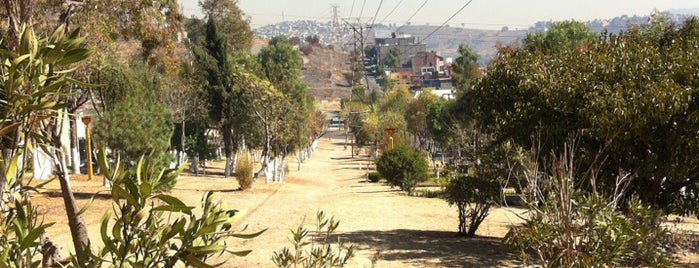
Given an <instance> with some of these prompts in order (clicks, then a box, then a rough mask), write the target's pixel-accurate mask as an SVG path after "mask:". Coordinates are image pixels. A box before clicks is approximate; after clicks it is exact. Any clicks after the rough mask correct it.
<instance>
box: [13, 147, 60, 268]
mask: <svg viewBox="0 0 699 268" xmlns="http://www.w3.org/2000/svg"><path fill="white" fill-rule="evenodd" d="M19 159H21V155H20V154H17V155H15V156H14V157H13V158H12V159H7V160H5V161H7V164H8V165H5V163H6V162H5V161H2V163H0V172H2V174H3V176H4V177H5V180H6V181H5V183H6V184H5V185H3V187H2V188H1V189H0V191H2V193H3V194H2V196H3V197H4V198H1V199H0V217H1V220H0V266H2V267H14V268H22V267H41V262H40V261H39V260H37V258H36V255H37V254H38V253H39V248H40V242H41V241H40V236H41V235H43V233H44V232H45V230H46V228H48V227H50V226H51V225H53V223H44V222H43V220H41V218H40V214H39V212H38V209H37V207H35V206H33V205H32V202H31V195H32V194H35V193H38V189H40V188H41V187H42V185H43V184H46V183H48V181H47V182H45V183H42V184H41V185H39V186H30V185H29V182H28V181H26V180H25V179H23V178H21V174H22V173H23V172H22V170H18V169H17V164H18V163H17V161H18V160H19ZM6 166H7V167H8V168H5V167H6Z"/></svg>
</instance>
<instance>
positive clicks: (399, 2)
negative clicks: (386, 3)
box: [379, 0, 403, 24]
mask: <svg viewBox="0 0 699 268" xmlns="http://www.w3.org/2000/svg"><path fill="white" fill-rule="evenodd" d="M401 3H403V0H400V1H398V4H396V6H394V7H393V9H391V12H388V15H386V16H385V17H384V18H383V19H382V20H381V21H379V24H381V23H383V22H384V21H386V19H388V17H389V16H391V14H393V12H394V11H396V9H397V8H398V6H400V4H401Z"/></svg>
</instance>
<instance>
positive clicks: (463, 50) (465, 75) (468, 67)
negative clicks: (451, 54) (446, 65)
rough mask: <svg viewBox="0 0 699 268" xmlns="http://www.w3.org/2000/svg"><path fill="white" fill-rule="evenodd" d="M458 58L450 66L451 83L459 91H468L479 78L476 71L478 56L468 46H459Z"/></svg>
mask: <svg viewBox="0 0 699 268" xmlns="http://www.w3.org/2000/svg"><path fill="white" fill-rule="evenodd" d="M458 52H459V57H457V58H456V60H454V63H453V65H452V77H451V81H452V82H453V83H454V87H455V88H456V89H458V90H459V91H464V90H469V89H470V88H471V86H472V85H473V84H475V80H476V79H477V78H478V77H480V73H479V71H478V66H479V65H478V54H476V53H475V52H474V51H473V50H471V48H470V47H468V45H465V44H460V45H459V49H458Z"/></svg>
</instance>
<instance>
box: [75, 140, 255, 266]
mask: <svg viewBox="0 0 699 268" xmlns="http://www.w3.org/2000/svg"><path fill="white" fill-rule="evenodd" d="M143 164H144V160H143V159H141V161H139V162H138V164H137V166H136V169H137V170H138V169H141V168H142V166H143ZM100 165H101V166H102V168H103V171H105V177H106V178H107V179H108V180H110V181H115V180H118V181H121V182H122V183H113V188H112V189H111V196H112V199H113V201H114V203H113V206H114V215H113V216H112V215H111V213H110V212H107V213H105V215H104V217H103V218H102V224H101V228H100V234H101V238H102V242H103V243H104V248H102V249H101V250H99V251H98V252H95V253H91V259H92V260H90V262H91V263H93V264H95V267H101V266H102V265H103V264H111V265H113V266H114V267H123V266H128V267H131V266H134V267H176V266H179V267H184V266H195V267H209V264H207V259H208V258H209V257H211V256H214V255H220V254H224V253H229V254H233V255H237V256H244V255H246V254H248V253H249V252H250V251H249V250H247V251H237V252H236V251H232V250H230V249H228V245H227V243H226V239H228V238H231V237H237V238H244V239H249V238H254V237H256V236H258V235H259V234H261V233H262V232H263V231H264V230H263V231H261V232H258V233H254V234H239V233H236V232H234V231H233V230H231V228H232V223H233V222H235V219H234V216H235V214H236V213H237V212H238V211H237V210H230V209H227V208H226V207H225V205H224V204H223V203H221V202H214V201H213V199H214V198H213V192H208V193H207V194H206V195H204V197H203V198H202V213H201V216H197V215H195V214H194V213H193V212H192V210H193V209H194V207H191V206H187V205H186V204H184V203H183V202H182V201H181V200H179V199H177V198H176V197H174V196H171V195H167V194H157V193H155V192H154V191H153V189H156V188H158V185H160V184H167V183H168V181H172V180H174V178H175V177H177V176H178V175H179V173H180V172H181V171H182V167H184V166H182V167H180V169H178V170H175V171H162V172H160V173H158V174H159V175H157V176H155V177H150V178H145V177H141V176H140V174H141V172H135V173H132V172H121V171H120V170H122V168H123V167H122V166H120V164H119V163H117V165H116V167H115V168H113V169H110V168H109V167H108V164H107V162H106V158H105V157H104V153H101V154H100ZM129 174H136V176H135V177H132V178H124V177H125V176H130V175H129ZM121 185H123V186H124V187H122V186H121ZM110 227H111V230H110ZM81 263H85V262H82V261H81ZM79 264H80V263H76V266H79Z"/></svg>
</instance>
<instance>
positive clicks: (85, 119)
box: [82, 116, 93, 180]
mask: <svg viewBox="0 0 699 268" xmlns="http://www.w3.org/2000/svg"><path fill="white" fill-rule="evenodd" d="M82 121H83V124H84V125H85V156H86V158H87V179H88V180H92V179H93V175H92V144H91V141H90V121H91V118H90V117H89V116H83V118H82Z"/></svg>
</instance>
